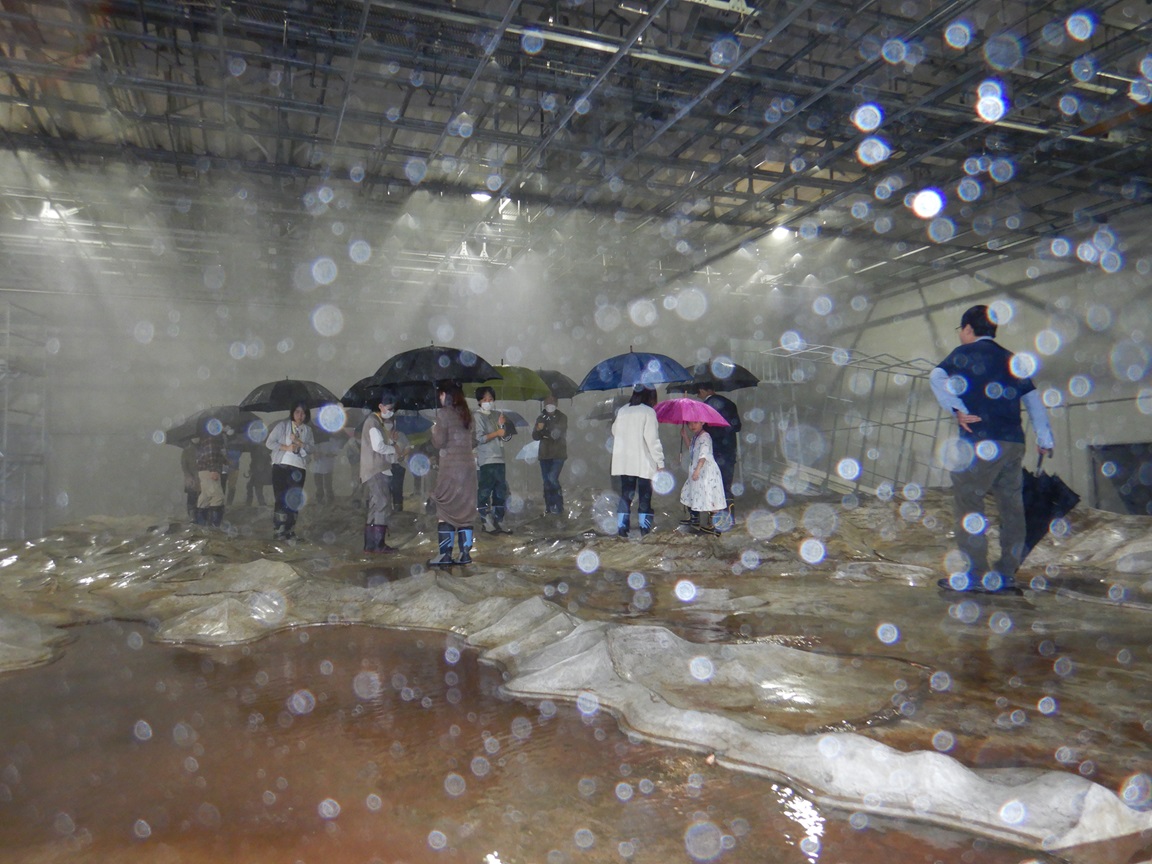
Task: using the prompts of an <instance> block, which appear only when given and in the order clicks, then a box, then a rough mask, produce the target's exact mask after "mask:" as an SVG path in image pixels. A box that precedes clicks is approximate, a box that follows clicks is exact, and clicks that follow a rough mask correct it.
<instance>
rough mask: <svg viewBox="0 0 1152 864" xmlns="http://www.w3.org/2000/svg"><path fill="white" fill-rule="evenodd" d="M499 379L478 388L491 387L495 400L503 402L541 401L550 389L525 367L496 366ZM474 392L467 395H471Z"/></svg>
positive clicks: (484, 383)
mask: <svg viewBox="0 0 1152 864" xmlns="http://www.w3.org/2000/svg"><path fill="white" fill-rule="evenodd" d="M494 368H495V369H496V371H497V372H498V373H499V374H500V377H499V378H491V379H489V380H488V381H484V382H482V383H481V384H479V385H478V386H480V387H484V386H488V387H491V388H492V389H493V390H495V391H496V398H497V399H499V400H501V401H505V402H527V401H529V400H531V399H543V398H544V397H545V396H547V395H548V394H549V393H551V392H552V391H551V389H550V388H549V387H548V383H547V382H546V381H545V380H544V379H543V378H541V377H540V376H539V375H537V374H536V373H535V372H533V371H532V370H531V369H529V368H528V367H527V366H496V367H494ZM475 392H476V391H475V390H473V391H472V393H470V394H468V395H473V394H474V393H475Z"/></svg>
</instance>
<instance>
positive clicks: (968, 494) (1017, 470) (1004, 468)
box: [951, 441, 1025, 579]
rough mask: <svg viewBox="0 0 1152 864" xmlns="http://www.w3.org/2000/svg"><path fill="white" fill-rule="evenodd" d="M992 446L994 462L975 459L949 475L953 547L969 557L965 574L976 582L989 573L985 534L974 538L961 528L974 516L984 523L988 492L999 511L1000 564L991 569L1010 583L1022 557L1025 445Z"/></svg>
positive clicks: (997, 444)
mask: <svg viewBox="0 0 1152 864" xmlns="http://www.w3.org/2000/svg"><path fill="white" fill-rule="evenodd" d="M995 444H996V446H997V447H999V449H1000V452H999V454H998V455H997V456H996V458H995V459H992V460H990V461H985V460H983V459H981V458H979V457H978V456H977V457H975V458H974V459H973V460H972V464H971V465H969V466H968V467H967V468H965V469H964V470H963V471H953V472H951V473H952V508H953V513H954V514H955V516H956V545H957V546H959V547H960V551H961V552H963V553H964V554H965V555H966V556H968V562H969V564H968V572H969V573H970V574H971V575H972V576H974V577H975V578H976V579H979V578H980V577H982V576H983V575H984V574H985V573H987V572H988V532H987V530H986V529H985V530H981V531H979V532H977V533H975V534H973V533H971V532H969V531H968V529H967V528H965V527H964V520H965V517H967V516H968V515H969V514H971V513H974V514H976V515H978V516H980V517H981V518H985V521H986V517H984V496H985V495H987V494H988V493H989V492H991V493H992V494H993V496H994V497H995V499H996V507H997V509H998V510H999V511H1000V560H999V561H997V562H996V566H995V568H994V569H995V570H996V572H997V573H999V574H1000V575H1001V576H1003V577H1004V578H1005V579H1011V578H1012V577H1013V576H1015V575H1016V570H1017V569H1018V568H1019V567H1020V560H1021V558H1023V555H1024V530H1025V529H1024V497H1023V493H1022V489H1023V474H1022V462H1023V460H1024V445H1023V444H1019V443H1016V442H1011V441H996V442H995Z"/></svg>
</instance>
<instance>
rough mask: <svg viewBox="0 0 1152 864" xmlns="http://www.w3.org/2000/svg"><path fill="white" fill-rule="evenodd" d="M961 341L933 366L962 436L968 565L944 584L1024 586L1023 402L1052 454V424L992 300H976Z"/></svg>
mask: <svg viewBox="0 0 1152 864" xmlns="http://www.w3.org/2000/svg"><path fill="white" fill-rule="evenodd" d="M957 329H958V330H959V332H960V346H959V347H958V348H956V349H955V350H954V351H953V352H952V353H951V354H949V355H948V356H947V357H945V358H944V360H942V361H941V363H940V365H939V366H937V367H936V368H935V369H933V370H932V373H931V375H930V376H929V383H930V384H931V386H932V392H933V394H934V395H935V396H936V401H937V402H939V403H940V407H942V408H943V409H944V410H945V411H951V412H952V414H953V415H954V416H955V418H956V423H957V427H958V429H957V431H958V434H959V440H958V441H956V442H954V443H955V446H954V447H951V448H949V451H948V457H947V458H946V461H947V462H948V468H949V470H950V471H951V473H952V499H953V509H954V512H955V516H956V545H957V546H959V548H960V552H961V555H962V558H961V560H962V566H961V567H959V568H957V567H949V569H950V570H953V571H954V572H952V573H951V574H950V576H949V578H948V579H941V580H940V585H941V587H944V588H951V589H952V590H955V591H977V592H983V593H995V592H998V591H1016V590H1017V589H1016V583H1015V577H1016V570H1017V568H1018V567H1019V566H1020V561H1021V559H1022V558H1023V555H1024V533H1025V525H1024V501H1023V495H1022V478H1023V473H1022V466H1021V463H1022V461H1023V459H1024V449H1025V448H1024V429H1023V426H1022V425H1021V422H1020V405H1021V404H1023V405H1024V408H1025V409H1027V411H1028V419H1029V420H1030V422H1031V424H1032V429H1033V431H1034V433H1035V435H1036V443H1037V448H1038V449H1039V451H1040V452H1041V453H1045V454H1047V455H1049V456H1051V455H1052V447H1053V441H1052V429H1051V427H1050V426H1049V424H1048V414H1047V412H1046V410H1045V408H1044V403H1043V401H1042V400H1041V398H1040V393H1039V391H1037V390H1036V385H1035V384H1033V383H1032V379H1031V378H1029V377H1028V375H1027V372H1026V370H1025V369H1023V368H1021V367H1022V366H1023V364H1022V363H1021V362H1020V361H1019V360H1018V359H1017V358H1016V357H1015V355H1013V354H1012V352H1011V351H1008V350H1007V349H1006V348H1003V347H1001V346H1000V345H998V344H997V343H996V342H995V341H994V339H995V336H996V324H994V323H993V322H992V320H991V319H990V318H989V314H988V307H987V306H973V307H971V308H970V309H968V310H967V311H966V312H965V313H964V315H963V317H962V318H961V319H960V327H959V328H957ZM988 492H991V493H992V494H993V495H994V496H995V498H996V506H997V508H998V509H999V512H1000V558H999V560H998V561H997V562H996V565H995V566H994V567H992V568H989V566H988V534H987V528H988V519H987V517H986V516H985V515H984V496H985V495H987V494H988Z"/></svg>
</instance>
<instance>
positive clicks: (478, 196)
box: [472, 192, 492, 204]
mask: <svg viewBox="0 0 1152 864" xmlns="http://www.w3.org/2000/svg"><path fill="white" fill-rule="evenodd" d="M472 200H473V201H479V202H480V203H481V204H483V203H484V202H485V201H491V200H492V196H491V195H490V194H488V193H487V192H473V193H472Z"/></svg>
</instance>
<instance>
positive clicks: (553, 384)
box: [536, 369, 580, 399]
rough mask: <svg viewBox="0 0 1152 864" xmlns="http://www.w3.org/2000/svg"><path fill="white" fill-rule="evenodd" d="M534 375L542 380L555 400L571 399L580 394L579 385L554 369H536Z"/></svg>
mask: <svg viewBox="0 0 1152 864" xmlns="http://www.w3.org/2000/svg"><path fill="white" fill-rule="evenodd" d="M536 374H537V375H539V376H540V377H541V378H543V379H544V383H545V384H547V385H548V389H549V390H551V391H552V395H553V396H555V397H556V398H557V399H571V398H572V397H573V396H575V395H576V394H577V393H579V392H580V385H579V384H577V383H576V382H575V381H573V380H572V379H571V378H569V377H568V376H567V375H565V374H564V373H563V372H558V371H557V370H555V369H537V370H536Z"/></svg>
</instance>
